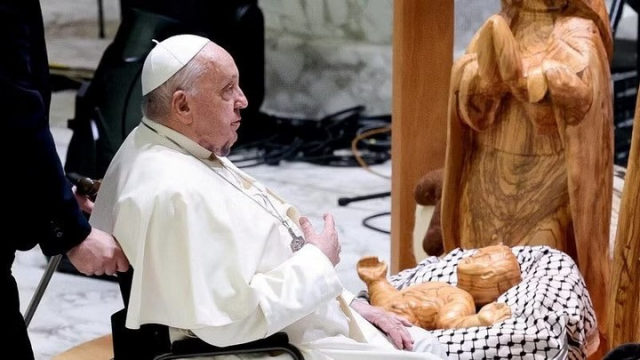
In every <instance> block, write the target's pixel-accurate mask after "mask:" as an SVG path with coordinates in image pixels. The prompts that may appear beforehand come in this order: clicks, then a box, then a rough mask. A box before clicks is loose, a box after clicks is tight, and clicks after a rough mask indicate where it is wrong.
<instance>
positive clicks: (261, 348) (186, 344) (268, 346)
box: [154, 332, 304, 360]
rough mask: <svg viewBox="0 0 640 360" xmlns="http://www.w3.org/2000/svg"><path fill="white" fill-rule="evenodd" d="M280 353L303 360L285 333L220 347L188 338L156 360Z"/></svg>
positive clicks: (174, 344)
mask: <svg viewBox="0 0 640 360" xmlns="http://www.w3.org/2000/svg"><path fill="white" fill-rule="evenodd" d="M271 351H279V352H286V353H288V354H289V355H291V357H292V358H293V359H297V360H303V359H304V357H303V356H302V353H301V352H300V350H298V349H297V348H296V347H295V346H293V345H292V344H290V343H289V336H288V335H287V334H286V333H284V332H279V333H275V334H273V335H271V336H269V337H267V338H264V339H258V340H255V341H252V342H248V343H244V344H239V345H232V346H227V347H218V346H214V345H211V344H208V343H206V342H204V341H202V340H200V339H198V338H187V339H182V340H177V341H174V342H173V343H172V344H171V352H170V353H166V354H162V355H160V356H157V357H156V358H155V359H154V360H169V359H184V358H190V357H200V356H215V355H227V354H242V353H245V354H246V353H258V352H271Z"/></svg>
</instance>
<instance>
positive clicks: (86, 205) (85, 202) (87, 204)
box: [71, 185, 93, 214]
mask: <svg viewBox="0 0 640 360" xmlns="http://www.w3.org/2000/svg"><path fill="white" fill-rule="evenodd" d="M71 190H72V191H73V195H75V197H76V201H77V202H78V205H80V209H82V211H84V212H86V213H87V214H91V211H93V201H91V199H89V197H88V196H86V195H81V194H78V188H77V187H76V186H75V185H74V186H73V187H72V188H71Z"/></svg>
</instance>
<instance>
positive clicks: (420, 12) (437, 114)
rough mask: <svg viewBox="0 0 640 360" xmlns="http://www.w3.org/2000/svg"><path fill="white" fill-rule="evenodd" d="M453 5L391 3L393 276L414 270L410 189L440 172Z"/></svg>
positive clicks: (416, 0) (426, 0) (421, 0)
mask: <svg viewBox="0 0 640 360" xmlns="http://www.w3.org/2000/svg"><path fill="white" fill-rule="evenodd" d="M453 14H454V2H453V1H448V0H395V1H394V2H393V109H392V117H393V120H392V135H391V142H392V147H391V158H392V183H391V272H392V273H397V272H398V271H400V270H402V269H405V268H409V267H412V266H415V264H416V260H415V257H414V255H413V245H412V243H413V242H412V237H413V234H412V232H413V225H414V214H415V208H416V202H415V200H414V198H413V189H414V187H415V185H416V183H417V181H418V179H419V178H420V176H422V175H423V174H425V173H426V172H428V171H430V170H433V169H437V168H440V167H443V166H444V154H445V146H446V132H447V125H446V124H447V102H448V101H447V99H448V92H449V78H450V74H451V66H452V65H453V36H454V18H453Z"/></svg>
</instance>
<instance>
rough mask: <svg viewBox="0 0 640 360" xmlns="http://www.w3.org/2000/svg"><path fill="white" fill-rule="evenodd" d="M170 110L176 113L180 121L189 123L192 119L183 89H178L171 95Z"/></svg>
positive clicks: (187, 99)
mask: <svg viewBox="0 0 640 360" xmlns="http://www.w3.org/2000/svg"><path fill="white" fill-rule="evenodd" d="M171 111H172V112H173V113H175V114H176V117H177V118H178V119H180V122H182V123H184V124H190V123H191V121H192V113H191V106H190V104H189V98H188V96H187V93H185V92H184V90H178V91H176V92H174V93H173V96H172V97H171Z"/></svg>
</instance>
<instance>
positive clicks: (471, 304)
mask: <svg viewBox="0 0 640 360" xmlns="http://www.w3.org/2000/svg"><path fill="white" fill-rule="evenodd" d="M357 271H358V276H359V277H360V279H362V281H364V282H365V284H367V290H368V291H369V297H370V300H371V304H372V305H374V306H380V307H382V308H384V309H385V310H387V311H390V312H394V313H396V314H398V315H401V316H403V317H404V318H406V319H407V320H409V321H410V322H411V323H412V324H414V325H416V326H420V327H422V328H424V329H427V330H433V329H452V328H464V327H471V326H490V325H493V324H495V323H498V322H500V321H503V320H506V319H508V318H509V317H511V309H510V308H509V306H508V305H507V304H504V303H496V302H494V301H495V300H496V299H497V298H498V296H500V295H501V294H502V292H504V291H507V290H508V289H509V288H511V287H512V286H514V285H517V284H518V283H519V282H520V281H521V277H520V266H519V265H518V260H517V258H516V257H515V255H513V253H512V252H511V250H510V249H509V248H508V247H506V246H501V245H498V246H490V247H487V248H484V249H480V250H479V251H478V252H477V253H475V254H474V255H473V256H470V257H468V258H466V259H463V260H462V261H461V262H460V263H459V264H458V279H460V278H463V279H465V280H463V282H464V284H460V283H459V284H458V285H459V287H456V286H452V285H450V284H448V283H446V282H437V281H433V282H426V283H422V284H416V285H413V286H410V287H407V288H404V289H402V290H398V289H396V288H395V287H393V286H392V285H391V284H390V283H389V281H388V280H387V276H386V275H387V265H386V264H385V263H383V262H381V261H380V260H378V258H377V257H375V256H373V257H372V256H368V257H364V258H362V259H360V261H358V265H357ZM476 281H478V282H476ZM479 306H482V308H481V309H480V311H478V312H477V313H476V307H479Z"/></svg>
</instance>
